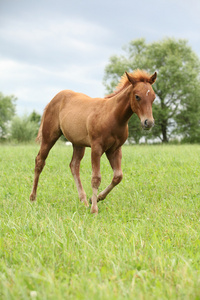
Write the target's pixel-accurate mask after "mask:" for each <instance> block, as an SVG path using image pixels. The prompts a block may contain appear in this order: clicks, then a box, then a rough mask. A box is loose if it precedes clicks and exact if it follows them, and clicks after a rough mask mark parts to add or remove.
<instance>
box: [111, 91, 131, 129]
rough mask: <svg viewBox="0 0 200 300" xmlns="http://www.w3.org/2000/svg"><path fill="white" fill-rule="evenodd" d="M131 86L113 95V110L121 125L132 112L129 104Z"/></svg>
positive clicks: (126, 121) (125, 122)
mask: <svg viewBox="0 0 200 300" xmlns="http://www.w3.org/2000/svg"><path fill="white" fill-rule="evenodd" d="M131 91H132V87H131V86H129V87H128V88H126V89H125V90H124V91H122V92H120V93H119V94H118V95H115V96H114V97H113V99H112V101H113V112H114V114H115V116H116V118H117V120H118V122H119V123H120V124H121V125H123V124H124V125H126V124H127V123H128V120H129V119H130V117H131V116H132V114H133V111H132V109H131V106H130V100H131Z"/></svg>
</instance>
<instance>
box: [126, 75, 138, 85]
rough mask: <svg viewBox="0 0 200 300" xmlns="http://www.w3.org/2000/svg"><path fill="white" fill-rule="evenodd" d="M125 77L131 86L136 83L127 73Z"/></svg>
mask: <svg viewBox="0 0 200 300" xmlns="http://www.w3.org/2000/svg"><path fill="white" fill-rule="evenodd" d="M126 76H127V78H128V80H129V81H130V83H132V84H133V85H134V84H136V81H135V79H134V78H133V77H131V76H130V75H129V74H128V73H127V72H126Z"/></svg>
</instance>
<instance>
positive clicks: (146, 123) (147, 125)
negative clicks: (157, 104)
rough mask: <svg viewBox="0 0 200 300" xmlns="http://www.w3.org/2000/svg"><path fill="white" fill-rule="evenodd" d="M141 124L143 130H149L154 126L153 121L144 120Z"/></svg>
mask: <svg viewBox="0 0 200 300" xmlns="http://www.w3.org/2000/svg"><path fill="white" fill-rule="evenodd" d="M141 123H142V128H143V129H144V130H149V129H151V128H152V127H153V126H154V119H145V120H144V121H143V122H141Z"/></svg>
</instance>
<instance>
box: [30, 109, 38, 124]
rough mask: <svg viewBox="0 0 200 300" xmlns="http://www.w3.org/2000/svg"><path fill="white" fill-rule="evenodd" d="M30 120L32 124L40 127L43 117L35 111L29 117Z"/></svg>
mask: <svg viewBox="0 0 200 300" xmlns="http://www.w3.org/2000/svg"><path fill="white" fill-rule="evenodd" d="M29 120H30V121H31V122H35V123H36V124H38V125H39V123H40V121H41V115H40V114H38V113H37V112H36V111H35V110H34V111H33V112H32V113H31V114H30V116H29Z"/></svg>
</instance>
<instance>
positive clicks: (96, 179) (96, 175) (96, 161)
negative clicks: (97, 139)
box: [91, 147, 103, 214]
mask: <svg viewBox="0 0 200 300" xmlns="http://www.w3.org/2000/svg"><path fill="white" fill-rule="evenodd" d="M95 148H96V147H95ZM102 153H103V152H102V151H101V149H98V147H97V149H94V148H91V160H92V181H91V183H92V198H91V202H92V206H91V213H93V214H98V206H97V193H98V188H99V186H100V183H101V173H100V159H101V155H102Z"/></svg>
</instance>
